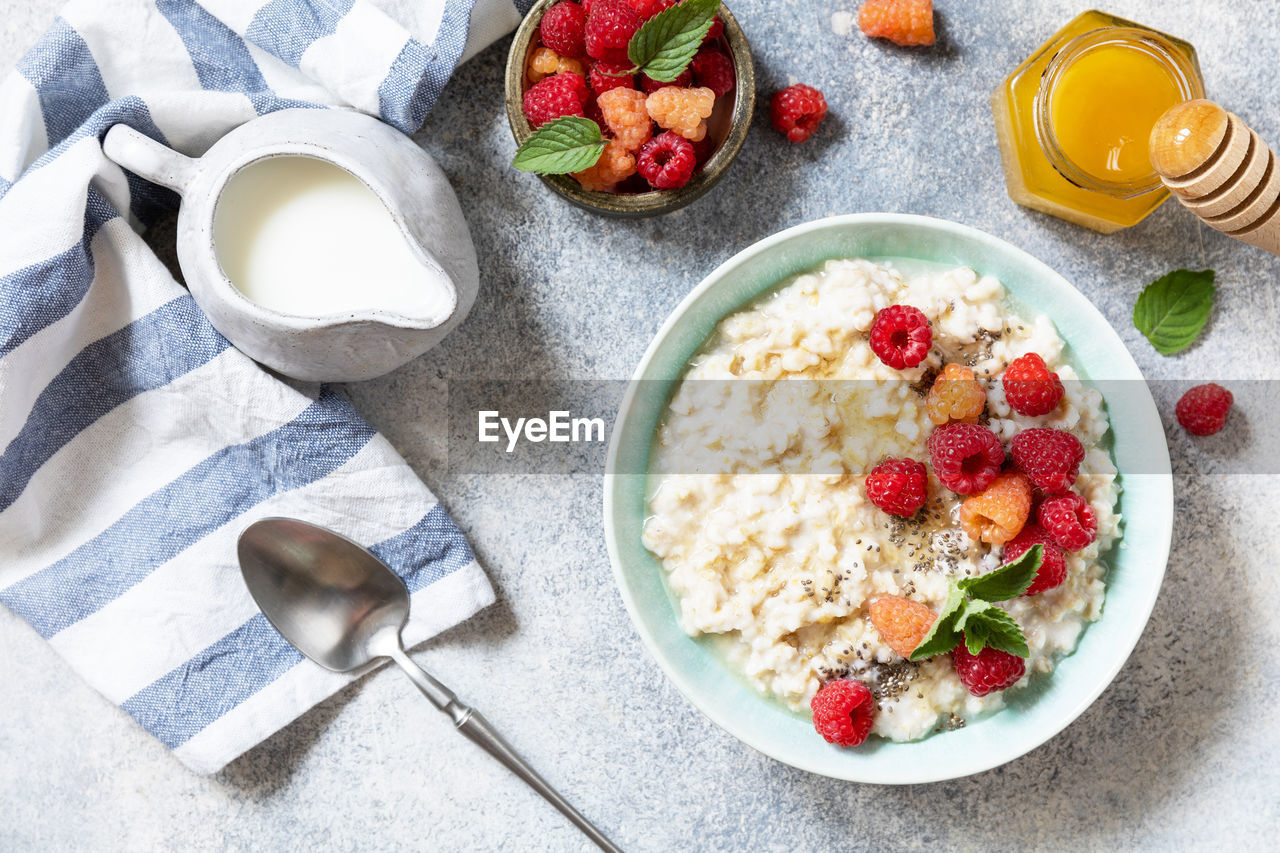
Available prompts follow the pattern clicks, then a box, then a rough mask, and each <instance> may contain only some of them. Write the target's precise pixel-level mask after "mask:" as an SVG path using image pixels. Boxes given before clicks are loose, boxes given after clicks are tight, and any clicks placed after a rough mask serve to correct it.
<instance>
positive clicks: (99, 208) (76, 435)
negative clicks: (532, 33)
mask: <svg viewBox="0 0 1280 853" xmlns="http://www.w3.org/2000/svg"><path fill="white" fill-rule="evenodd" d="M527 5H528V2H527V0H518V1H517V2H513V0H355V2H353V0H266V2H264V0H204V2H200V3H197V2H192V0H76V2H72V3H71V4H70V5H69V6H67V7H66V8H65V10H64V11H63V13H62V15H61V16H59V17H58V18H57V19H56V20H55V21H54V24H53V26H52V27H51V28H50V29H49V30H48V32H47V33H45V35H44V37H43V38H42V39H41V40H40V42H39V43H38V44H37V45H36V46H35V48H33V49H32V50H31V52H30V53H28V54H27V55H26V56H25V57H24V58H23V59H22V60H21V62H20V63H19V64H18V67H17V69H16V70H15V71H14V72H12V73H11V74H9V76H8V77H7V78H6V79H5V80H4V82H3V84H2V85H0V449H2V450H3V452H2V453H0V602H3V604H4V605H5V606H6V607H8V609H9V610H11V611H12V612H13V613H15V614H17V615H18V616H20V617H21V618H22V619H24V620H26V621H27V622H28V623H29V624H30V625H31V626H32V627H33V628H34V629H35V630H36V631H38V632H39V633H40V635H41V636H43V637H45V638H46V639H47V640H48V641H49V642H50V643H52V644H53V646H54V648H55V649H57V651H58V652H59V654H61V655H62V656H63V657H65V658H66V659H67V661H68V662H70V664H71V665H72V667H74V668H75V669H76V670H77V671H78V672H79V673H80V674H81V675H82V676H83V677H84V678H85V679H86V680H87V681H89V682H90V683H91V684H92V685H93V686H94V687H95V688H96V689H98V690H99V691H100V692H101V693H102V694H103V695H104V696H106V697H107V698H108V699H109V700H111V701H112V702H114V703H116V704H118V705H120V706H121V707H123V708H124V709H125V710H126V711H127V712H128V713H129V714H131V715H132V716H133V717H134V719H136V720H137V721H138V722H139V723H140V724H141V725H142V726H143V727H144V728H146V729H147V731H149V732H151V733H152V734H153V735H154V736H155V737H157V738H158V739H159V740H160V741H162V742H163V743H164V744H165V745H166V746H168V747H170V748H171V749H172V750H173V751H174V753H175V754H176V755H177V756H178V758H179V759H181V760H182V761H183V762H184V763H185V764H187V765H188V766H189V767H191V768H192V769H193V770H196V771H198V772H202V773H208V772H213V771H215V770H217V769H219V768H221V767H222V766H223V765H225V764H226V763H227V762H228V761H230V760H231V759H233V758H235V757H236V756H237V755H239V754H240V753H241V752H243V751H244V750H246V749H248V748H249V747H251V746H253V745H254V744H256V743H258V742H259V741H261V740H262V739H263V738H265V737H267V736H268V735H270V734H271V733H272V732H274V731H276V730H277V729H279V728H281V727H282V726H284V725H285V724H287V723H288V722H289V721H291V720H293V719H294V718H295V717H297V716H298V715H299V714H301V713H302V712H303V711H305V710H306V709H307V708H309V707H311V706H312V705H314V704H315V703H316V702H318V701H320V700H321V699H323V698H325V697H326V696H329V695H330V694H332V693H333V692H334V691H336V690H337V689H338V688H340V687H341V686H342V685H343V684H345V683H346V682H347V681H348V680H349V679H348V678H347V677H345V676H340V675H336V674H333V673H330V672H327V671H325V670H322V669H321V668H320V667H318V666H315V665H314V664H311V663H310V662H309V661H304V660H303V659H302V658H301V657H300V656H299V655H298V654H297V652H295V651H294V650H293V648H292V647H290V646H289V645H288V644H287V643H285V641H284V640H283V639H282V638H281V637H280V636H279V635H278V634H276V632H275V631H274V630H273V629H272V628H271V627H270V625H269V624H267V622H266V621H265V619H264V618H263V617H262V615H261V614H260V613H258V611H257V608H256V607H255V606H254V603H253V601H252V599H251V598H250V597H249V594H248V592H247V590H246V589H245V587H244V584H243V583H242V581H241V579H240V574H239V569H238V567H237V564H236V556H235V542H236V538H237V536H238V535H239V533H240V532H241V531H242V530H243V529H244V528H245V527H246V526H248V525H249V524H250V523H251V522H252V521H254V520H256V519H258V518H262V517H264V516H271V515H286V516H297V517H301V518H304V519H307V520H309V521H312V522H315V523H318V524H322V525H326V526H330V527H333V528H336V529H338V530H340V531H342V532H344V533H346V534H347V535H349V536H351V537H352V538H354V539H356V540H358V541H361V542H364V543H367V544H369V545H372V546H375V550H376V551H377V552H378V553H379V554H380V555H381V556H382V557H383V559H385V560H386V561H387V562H389V563H390V564H391V565H392V566H394V567H395V568H396V569H397V571H399V572H401V573H402V575H403V576H404V578H405V580H406V582H407V583H408V584H409V587H410V589H411V590H412V592H413V593H414V602H415V604H414V608H413V613H414V617H413V619H412V620H411V622H410V624H409V626H408V628H407V629H406V631H405V640H406V642H407V643H409V644H410V645H412V644H414V643H418V642H421V641H422V640H424V639H426V638H427V637H429V636H431V635H433V634H435V633H437V632H439V631H441V630H443V629H444V628H447V627H448V626H450V625H453V624H455V623H457V622H459V621H460V620H462V619H465V618H467V617H468V616H470V615H471V614H473V613H475V612H476V611H477V610H478V609H480V608H482V607H484V606H486V605H487V604H489V603H490V602H492V600H493V591H492V588H491V587H490V585H489V582H488V580H487V579H486V577H485V575H484V573H483V572H482V571H481V569H480V567H479V566H478V565H477V564H476V561H475V559H474V557H473V555H472V552H471V549H470V547H469V546H468V544H467V542H466V540H465V538H464V537H463V536H462V534H461V533H460V532H459V530H458V528H457V527H455V526H454V524H453V522H452V521H451V520H450V518H449V516H448V515H447V514H446V513H445V512H444V510H443V509H442V508H441V507H440V505H439V503H438V502H437V501H436V499H435V497H434V496H433V495H432V494H431V492H429V491H428V490H427V488H426V487H425V486H424V485H423V484H422V483H421V481H419V479H418V478H417V477H416V476H415V475H414V474H413V472H412V471H411V470H410V469H409V468H408V467H407V466H406V465H405V464H404V462H403V460H402V459H401V458H400V457H399V456H398V455H397V454H396V452H395V451H394V450H393V449H392V447H391V446H390V445H389V444H388V443H387V441H386V440H384V439H383V438H382V437H381V436H379V435H378V434H377V433H376V432H374V430H373V429H372V428H370V427H369V426H368V425H367V424H366V423H365V422H364V421H363V420H362V419H361V418H360V416H359V415H358V414H357V413H356V412H355V411H354V410H353V409H352V407H351V406H350V404H349V403H348V402H346V401H345V400H344V399H343V398H342V397H341V396H339V395H338V394H336V393H334V392H332V391H330V390H328V389H325V388H316V387H299V386H295V385H290V384H286V383H284V382H281V381H279V380H278V379H276V378H274V377H273V376H271V375H270V374H268V373H267V372H265V371H264V370H263V369H262V368H260V367H258V366H257V365H256V364H255V363H254V362H252V361H250V360H249V359H248V358H247V357H246V356H244V355H242V354H241V353H240V352H238V351H237V350H235V349H234V348H232V347H231V346H230V345H229V344H228V343H227V341H226V340H225V339H223V338H222V336H221V335H219V334H218V333H217V332H216V331H215V330H214V329H213V328H212V327H211V326H210V325H209V322H208V321H207V320H206V319H205V317H204V316H203V315H202V314H201V312H200V310H199V309H198V308H197V307H196V305H195V303H194V302H193V301H192V299H191V297H190V296H189V295H188V294H187V292H186V290H184V289H183V288H182V286H180V285H179V284H178V283H177V282H176V281H174V279H173V278H172V277H171V275H170V274H169V272H168V271H167V270H166V268H165V267H164V266H163V265H162V264H161V263H160V262H159V261H158V260H157V258H156V257H155V255H154V254H153V253H152V252H151V251H150V250H149V249H148V248H147V246H146V244H145V243H144V242H143V241H142V239H141V238H140V237H139V236H138V233H137V231H138V230H139V229H141V228H143V227H145V226H146V225H147V224H148V223H149V222H151V221H153V220H154V219H155V217H156V216H157V214H158V213H161V212H163V211H164V210H165V209H167V208H171V207H173V206H174V205H175V204H176V201H177V199H176V197H175V196H173V195H172V194H171V193H169V192H168V191H166V190H161V189H158V188H157V187H154V186H151V185H149V184H147V183H145V182H143V181H141V180H139V179H138V178H136V177H135V176H133V175H131V174H128V173H125V172H124V171H122V170H121V169H120V168H119V167H117V166H115V165H114V164H112V163H110V162H109V161H107V160H106V158H105V157H103V154H102V147H101V143H100V140H101V138H102V136H103V134H104V133H105V132H106V130H107V128H109V127H110V126H111V125H113V124H116V123H119V122H123V123H126V124H128V125H130V126H132V127H134V128H135V129H137V130H140V131H142V132H143V133H146V134H147V135H149V136H151V137H152V138H154V139H157V140H159V141H161V142H163V143H165V144H167V145H170V146H172V147H174V148H176V149H178V150H180V151H183V152H184V153H187V154H190V155H199V154H201V153H203V151H204V150H205V149H207V148H208V147H209V146H210V145H211V144H212V143H213V142H214V141H215V140H216V139H218V137H220V136H222V135H223V134H224V133H226V132H227V131H228V130H230V129H231V128H233V127H235V126H236V125H239V124H241V123H243V122H245V121H247V120H249V119H251V118H253V117H254V116H256V115H260V114H262V113H265V112H270V111H271V110H275V109H280V108H282V107H292V106H314V107H338V106H340V107H353V108H355V109H358V110H361V111H364V112H367V113H369V114H372V115H375V116H380V117H381V118H382V119H384V120H385V121H387V122H389V123H390V124H392V125H394V126H396V127H398V128H399V129H401V130H403V131H406V132H412V131H413V130H415V129H416V128H417V127H418V125H419V124H420V123H421V122H422V120H423V118H424V117H425V116H426V114H427V112H428V111H429V110H430V109H431V107H432V105H433V104H434V102H435V100H436V98H437V97H438V96H439V95H440V93H441V90H442V89H443V88H444V85H445V83H446V81H447V80H448V78H449V76H450V74H451V73H452V71H453V69H454V66H455V65H456V63H457V62H458V61H459V60H460V59H461V58H462V57H464V56H466V55H467V54H468V53H469V52H473V51H475V50H477V49H479V48H480V47H482V46H484V45H485V44H487V43H489V42H491V41H492V40H494V39H495V38H497V37H498V36H500V35H502V34H503V33H504V32H506V31H508V30H510V29H511V28H512V27H514V26H515V24H516V23H518V21H519V17H520V8H521V7H527ZM485 108H492V109H495V110H496V109H498V107H497V105H486V106H485ZM4 689H12V686H8V687H6V688H4Z"/></svg>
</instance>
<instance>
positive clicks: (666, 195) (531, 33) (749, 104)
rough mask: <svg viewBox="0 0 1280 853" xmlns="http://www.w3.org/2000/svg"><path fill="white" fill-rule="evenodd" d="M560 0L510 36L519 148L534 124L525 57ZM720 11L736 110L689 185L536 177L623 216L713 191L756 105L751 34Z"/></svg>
mask: <svg viewBox="0 0 1280 853" xmlns="http://www.w3.org/2000/svg"><path fill="white" fill-rule="evenodd" d="M557 2H559V0H537V2H535V3H534V4H533V5H532V6H531V7H530V8H529V11H528V12H527V13H525V16H524V17H523V18H522V19H521V21H520V25H519V26H518V27H517V28H516V32H515V35H514V36H513V37H512V39H511V46H510V48H509V49H508V50H507V62H506V66H505V68H504V72H503V94H504V98H505V101H506V111H507V126H508V127H509V128H510V130H511V138H512V139H513V141H514V142H515V144H516V147H517V148H518V147H519V146H520V145H521V144H523V142H524V141H525V140H526V139H528V138H529V136H530V134H532V133H533V127H532V125H530V124H529V120H528V119H526V118H525V117H524V110H523V108H522V106H521V102H522V98H523V94H524V93H523V92H522V91H521V88H522V86H523V83H524V71H525V58H526V57H527V55H528V53H529V48H530V46H531V45H532V44H533V39H534V37H535V36H536V34H537V31H538V24H539V23H540V22H541V19H542V13H543V12H544V11H545V10H546V9H547V8H548V7H549V6H552V5H554V4H555V3H557ZM717 14H719V16H720V18H721V20H722V21H723V22H724V36H723V37H724V40H725V43H726V45H727V46H728V48H729V57H730V59H732V60H733V69H734V75H735V81H736V82H735V86H734V92H733V113H732V115H731V117H730V123H729V131H728V134H727V135H726V136H725V138H724V141H723V142H721V143H720V146H719V147H718V148H717V149H716V151H715V153H713V154H712V155H711V159H709V160H708V161H707V162H706V163H704V164H703V166H702V169H701V170H699V171H698V172H697V174H695V175H694V176H693V178H692V179H691V180H690V181H689V183H688V184H686V185H685V186H683V187H680V188H679V189H674V190H653V191H650V192H646V193H628V194H616V193H605V192H596V191H593V190H586V189H583V188H582V186H581V185H579V184H578V182H577V181H575V180H574V179H573V178H571V177H569V176H568V175H538V176H537V177H538V179H539V180H541V181H542V183H543V184H545V185H546V186H547V187H548V188H550V189H551V190H552V192H554V193H555V194H556V195H558V196H560V197H561V198H563V199H565V200H566V201H568V202H570V203H571V204H573V205H575V206H577V207H580V208H582V209H583V210H589V211H591V212H593V213H599V214H603V215H606V216H616V217H622V218H639V217H646V216H657V215H660V214H663V213H672V212H674V211H676V210H679V209H680V208H682V207H685V206H687V205H689V204H692V203H693V202H695V201H697V200H698V199H700V198H702V196H704V195H706V194H707V193H708V192H710V191H711V189H712V188H713V187H714V186H715V185H716V184H718V183H719V182H720V179H721V178H723V177H724V175H725V173H726V172H728V171H729V167H730V166H732V165H733V162H734V160H736V159H737V157H738V153H739V152H740V151H741V150H742V146H743V145H744V144H745V143H746V141H747V135H748V133H749V132H750V129H751V124H752V120H753V118H754V116H755V105H756V82H755V63H754V60H753V59H752V57H751V45H750V44H749V43H748V41H747V35H746V33H745V32H744V31H743V29H742V26H741V25H740V24H739V23H738V20H737V18H735V17H734V16H733V12H731V11H730V10H729V7H728V6H727V5H725V4H724V3H721V4H720V10H719V12H718V13H717Z"/></svg>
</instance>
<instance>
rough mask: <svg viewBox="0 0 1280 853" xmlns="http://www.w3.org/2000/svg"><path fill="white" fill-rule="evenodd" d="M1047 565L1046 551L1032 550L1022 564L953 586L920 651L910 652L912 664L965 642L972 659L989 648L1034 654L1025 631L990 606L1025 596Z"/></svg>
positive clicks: (1021, 559)
mask: <svg viewBox="0 0 1280 853" xmlns="http://www.w3.org/2000/svg"><path fill="white" fill-rule="evenodd" d="M1043 561H1044V547H1043V546H1041V545H1033V546H1031V547H1030V548H1028V549H1027V550H1026V552H1024V553H1023V554H1022V556H1020V557H1018V559H1016V560H1012V561H1010V562H1008V563H1005V564H1004V565H1003V566H1001V567H1000V568H998V569H996V570H995V571H993V572H988V573H987V574H985V575H980V576H978V577H973V578H963V579H961V580H958V581H957V580H952V581H951V583H950V585H949V587H948V589H947V601H946V603H945V604H944V605H943V606H942V612H941V613H939V614H938V618H937V619H935V620H934V621H933V627H931V628H930V629H929V633H927V634H925V636H924V639H923V640H921V641H920V645H918V646H916V647H915V649H914V650H913V651H912V652H911V660H924V659H925V658H928V657H933V656H934V655H941V654H945V653H947V652H949V651H951V650H952V649H954V648H955V647H956V646H958V645H960V642H961V641H962V640H963V641H964V644H965V647H966V648H967V649H968V650H969V653H970V654H974V655H976V654H977V653H978V652H980V651H982V649H983V647H984V646H990V647H991V648H993V649H999V650H1000V651H1002V652H1008V653H1010V654H1014V655H1018V656H1019V657H1026V656H1027V655H1028V654H1029V653H1030V650H1029V649H1028V647H1027V638H1026V637H1025V636H1024V635H1023V633H1022V629H1021V628H1019V627H1018V623H1017V622H1015V621H1014V620H1013V617H1012V616H1010V615H1009V614H1008V613H1006V612H1005V611H1004V610H1002V609H1000V608H999V607H996V606H994V604H993V603H992V602H996V601H1007V600H1008V599H1010V598H1017V597H1018V596H1019V595H1022V594H1023V593H1024V592H1026V591H1027V589H1028V588H1029V587H1030V586H1031V583H1032V581H1034V580H1035V578H1036V573H1037V572H1039V571H1040V564H1041V562H1043Z"/></svg>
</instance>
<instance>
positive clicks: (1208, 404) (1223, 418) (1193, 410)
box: [1177, 382, 1235, 435]
mask: <svg viewBox="0 0 1280 853" xmlns="http://www.w3.org/2000/svg"><path fill="white" fill-rule="evenodd" d="M1234 402H1235V397H1233V396H1232V395H1231V392H1230V391H1228V390H1227V389H1226V388H1223V387H1222V386H1221V385H1217V384H1215V383H1213V382H1210V383H1208V384H1207V385H1197V386H1196V387H1194V388H1192V389H1191V390H1190V391H1188V392H1187V393H1185V394H1183V395H1182V399H1181V400H1179V401H1178V408H1177V415H1178V423H1180V424H1182V428H1183V429H1185V430H1186V431H1187V432H1189V433H1191V434H1192V435H1213V434H1214V433H1215V432H1217V431H1218V430H1220V429H1222V428H1223V427H1224V426H1225V425H1226V423H1227V415H1228V414H1229V413H1230V412H1231V404H1232V403H1234Z"/></svg>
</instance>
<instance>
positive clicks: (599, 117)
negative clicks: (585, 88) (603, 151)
mask: <svg viewBox="0 0 1280 853" xmlns="http://www.w3.org/2000/svg"><path fill="white" fill-rule="evenodd" d="M582 114H583V115H584V116H586V117H587V118H589V119H591V120H592V121H594V122H595V123H596V124H597V125H599V126H600V135H601V136H603V137H604V138H605V139H612V138H613V131H612V130H610V129H609V124H608V122H606V121H605V120H604V111H603V110H601V109H600V104H599V103H598V102H597V101H596V99H595V98H587V102H586V103H585V104H583V105H582Z"/></svg>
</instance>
